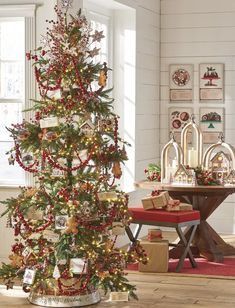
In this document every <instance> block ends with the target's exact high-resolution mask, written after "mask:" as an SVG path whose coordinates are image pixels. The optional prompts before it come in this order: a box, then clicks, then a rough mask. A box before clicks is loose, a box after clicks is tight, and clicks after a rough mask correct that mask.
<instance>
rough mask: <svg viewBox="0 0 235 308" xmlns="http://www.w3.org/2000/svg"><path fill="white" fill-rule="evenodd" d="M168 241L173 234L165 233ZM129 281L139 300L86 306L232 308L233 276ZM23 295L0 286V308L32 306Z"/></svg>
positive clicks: (134, 276) (137, 276) (134, 277)
mask: <svg viewBox="0 0 235 308" xmlns="http://www.w3.org/2000/svg"><path fill="white" fill-rule="evenodd" d="M167 237H170V238H171V240H172V239H173V238H174V237H175V235H174V234H167ZM225 240H226V241H229V242H230V244H235V236H225ZM128 277H129V280H130V281H131V282H132V283H133V284H135V285H136V286H137V290H138V291H137V294H138V297H139V301H134V300H131V301H129V302H119V303H118V302H108V301H107V300H105V299H103V300H102V302H101V303H100V304H98V305H93V306H87V307H93V308H95V307H97V308H98V307H100V308H103V307H104V308H106V307H109V308H131V307H135V308H152V307H156V308H172V307H173V308H191V307H192V308H196V307H203V308H212V307H213V308H221V307H223V308H234V307H235V293H234V290H235V277H228V278H217V277H214V278H211V277H210V278H208V277H195V276H189V275H187V276H185V275H182V274H175V273H164V274H162V273H161V274H159V273H155V274H146V273H145V274H144V273H138V272H131V273H129V275H128ZM26 297H27V294H25V293H23V292H22V291H21V289H20V288H17V287H15V288H14V289H13V290H8V291H7V290H6V288H5V286H0V307H1V308H19V307H21V308H30V307H36V306H34V305H31V304H30V303H29V302H28V301H27V298H26Z"/></svg>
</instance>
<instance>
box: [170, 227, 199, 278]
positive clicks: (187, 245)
mask: <svg viewBox="0 0 235 308" xmlns="http://www.w3.org/2000/svg"><path fill="white" fill-rule="evenodd" d="M196 229H197V225H194V226H193V228H192V232H191V235H190V237H189V239H188V241H187V240H186V238H185V235H184V233H183V232H182V230H181V228H180V227H176V231H177V233H178V235H179V238H180V240H181V241H182V243H183V247H184V251H183V254H182V255H181V257H180V259H179V262H178V264H177V267H176V270H175V271H176V272H180V270H181V268H182V266H183V264H184V259H185V258H186V256H187V255H188V256H189V260H190V262H191V265H192V267H197V263H196V261H195V259H194V257H193V254H192V251H191V249H190V245H191V242H192V240H193V237H194V234H195V232H196Z"/></svg>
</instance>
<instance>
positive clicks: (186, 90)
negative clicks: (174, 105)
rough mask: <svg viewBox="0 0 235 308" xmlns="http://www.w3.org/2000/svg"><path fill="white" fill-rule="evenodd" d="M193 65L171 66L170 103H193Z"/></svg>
mask: <svg viewBox="0 0 235 308" xmlns="http://www.w3.org/2000/svg"><path fill="white" fill-rule="evenodd" d="M193 73H194V66H193V64H170V66H169V87H170V95H169V96H170V101H174V102H177V101H178V102H180V101H183V102H192V100H193Z"/></svg>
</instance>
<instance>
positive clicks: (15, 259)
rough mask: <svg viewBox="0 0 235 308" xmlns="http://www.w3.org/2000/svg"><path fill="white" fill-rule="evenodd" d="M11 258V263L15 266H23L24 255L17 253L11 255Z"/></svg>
mask: <svg viewBox="0 0 235 308" xmlns="http://www.w3.org/2000/svg"><path fill="white" fill-rule="evenodd" d="M9 259H10V260H11V265H12V266H13V267H17V268H18V267H21V266H22V264H23V257H22V256H19V255H16V254H12V255H10V256H9Z"/></svg>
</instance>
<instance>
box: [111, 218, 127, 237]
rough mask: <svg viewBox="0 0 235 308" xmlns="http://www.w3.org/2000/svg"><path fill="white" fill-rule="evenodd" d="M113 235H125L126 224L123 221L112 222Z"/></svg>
mask: <svg viewBox="0 0 235 308" xmlns="http://www.w3.org/2000/svg"><path fill="white" fill-rule="evenodd" d="M112 235H115V236H117V235H125V226H124V224H123V223H122V222H121V221H114V222H113V223H112Z"/></svg>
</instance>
